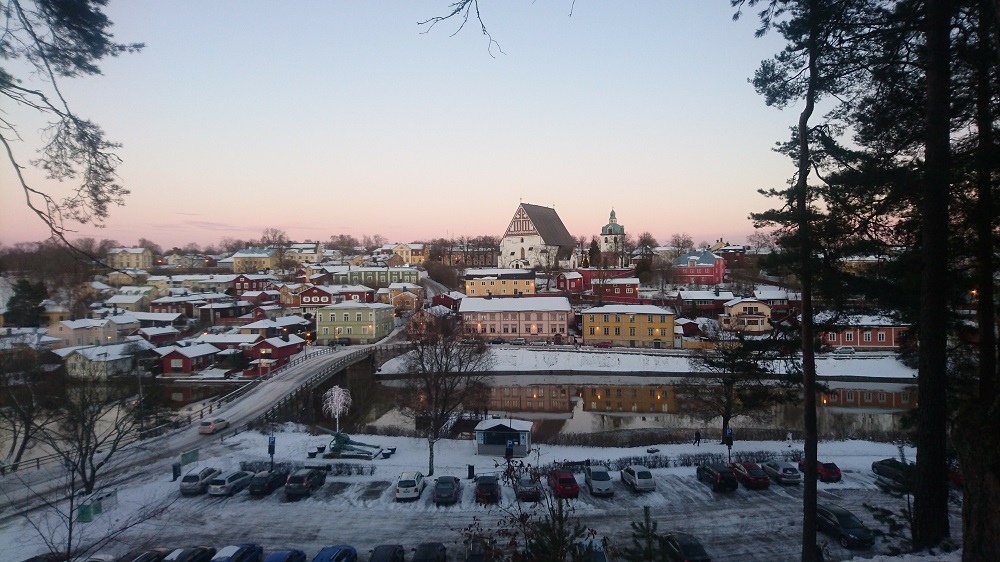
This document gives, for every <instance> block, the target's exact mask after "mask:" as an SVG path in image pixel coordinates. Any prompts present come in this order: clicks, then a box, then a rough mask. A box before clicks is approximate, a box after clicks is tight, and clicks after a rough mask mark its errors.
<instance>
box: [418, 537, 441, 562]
mask: <svg viewBox="0 0 1000 562" xmlns="http://www.w3.org/2000/svg"><path fill="white" fill-rule="evenodd" d="M412 562H448V549H446V548H445V547H444V545H443V544H441V543H439V542H425V543H421V544H418V545H417V548H415V549H413V559H412Z"/></svg>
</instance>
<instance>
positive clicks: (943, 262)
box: [913, 0, 951, 550]
mask: <svg viewBox="0 0 1000 562" xmlns="http://www.w3.org/2000/svg"><path fill="white" fill-rule="evenodd" d="M926 18H927V23H926V36H927V53H928V61H927V108H926V117H925V118H926V124H927V139H926V152H925V154H926V160H925V178H924V187H923V200H922V205H921V207H922V208H921V211H922V218H923V225H922V229H921V247H922V254H923V278H922V283H921V290H920V292H921V295H920V334H919V341H920V351H919V354H920V355H919V367H918V375H917V380H918V387H919V390H918V392H919V398H918V400H919V404H920V408H919V409H918V413H917V416H918V417H917V419H918V425H917V482H916V493H915V494H914V503H913V506H914V517H913V546H914V548H915V549H916V550H923V549H926V548H930V547H933V546H936V545H937V544H939V543H940V542H941V541H942V540H944V539H945V538H947V537H948V534H949V524H948V472H947V462H948V451H947V438H948V435H947V425H946V424H947V419H948V400H947V395H948V394H947V393H948V387H947V369H948V357H947V340H946V336H947V332H946V330H945V326H947V324H948V307H947V294H948V194H949V185H950V181H949V180H950V177H949V176H950V174H949V169H950V164H949V150H950V144H949V134H950V131H949V123H950V119H949V117H950V113H949V109H950V108H949V102H950V93H949V85H950V80H951V75H950V71H949V59H950V57H949V38H948V33H949V25H950V22H951V3H950V2H948V1H947V0H928V2H927V15H926Z"/></svg>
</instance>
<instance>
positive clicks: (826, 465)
mask: <svg viewBox="0 0 1000 562" xmlns="http://www.w3.org/2000/svg"><path fill="white" fill-rule="evenodd" d="M799 470H801V471H802V472H803V473H805V471H806V460H805V459H802V460H800V461H799ZM816 476H817V477H818V478H819V481H820V482H840V478H841V475H840V467H839V466H837V465H836V464H835V463H832V462H817V463H816Z"/></svg>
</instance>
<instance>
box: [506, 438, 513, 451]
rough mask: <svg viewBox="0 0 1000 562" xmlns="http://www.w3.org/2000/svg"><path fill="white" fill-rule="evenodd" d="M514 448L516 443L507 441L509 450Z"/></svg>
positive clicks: (510, 440)
mask: <svg viewBox="0 0 1000 562" xmlns="http://www.w3.org/2000/svg"><path fill="white" fill-rule="evenodd" d="M513 446H514V441H513V440H512V439H508V440H507V448H508V449H510V448H512V447H513Z"/></svg>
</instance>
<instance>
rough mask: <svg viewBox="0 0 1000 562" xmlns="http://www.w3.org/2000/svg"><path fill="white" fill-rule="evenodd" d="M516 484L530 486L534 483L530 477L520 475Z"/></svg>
mask: <svg viewBox="0 0 1000 562" xmlns="http://www.w3.org/2000/svg"><path fill="white" fill-rule="evenodd" d="M518 484H519V485H520V486H521V487H522V488H532V487H534V485H535V483H534V482H532V481H531V477H530V476H522V477H521V481H520V482H518Z"/></svg>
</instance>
